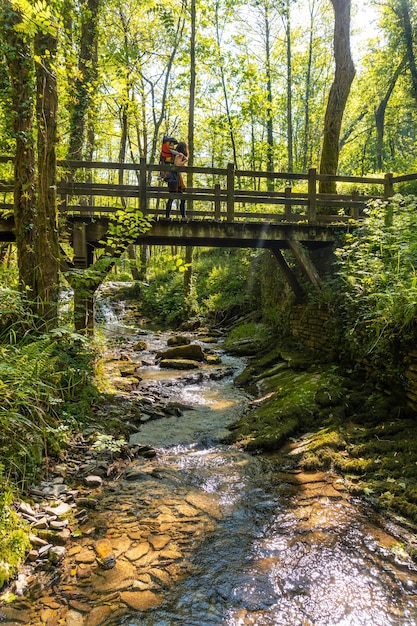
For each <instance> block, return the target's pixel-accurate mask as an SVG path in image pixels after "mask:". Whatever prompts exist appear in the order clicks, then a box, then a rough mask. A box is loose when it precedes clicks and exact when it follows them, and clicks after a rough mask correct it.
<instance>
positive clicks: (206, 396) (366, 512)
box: [2, 329, 417, 626]
mask: <svg viewBox="0 0 417 626" xmlns="http://www.w3.org/2000/svg"><path fill="white" fill-rule="evenodd" d="M112 332H116V331H114V330H113V329H112ZM168 336H169V335H168V334H165V333H161V334H148V335H147V336H146V337H145V339H146V342H147V344H148V348H147V350H146V351H145V352H140V353H137V354H133V357H132V358H133V361H135V360H136V361H137V365H138V366H139V371H138V373H139V375H140V376H141V378H142V382H141V383H140V387H139V389H136V390H135V391H134V392H132V393H134V394H136V395H139V396H140V395H143V396H146V394H147V393H148V394H149V395H151V392H152V394H153V395H154V396H155V395H156V396H158V395H160V397H161V398H163V399H164V400H165V401H167V400H170V401H171V400H172V401H175V402H177V403H178V404H180V405H181V406H182V407H184V410H183V412H182V414H181V415H180V416H179V417H167V418H161V419H156V420H152V421H148V422H146V423H144V424H142V425H141V427H140V430H139V432H138V433H136V434H134V435H132V438H131V439H132V442H136V443H140V444H147V445H151V446H153V447H155V448H156V450H157V456H156V458H154V459H151V460H146V459H137V460H135V461H134V462H133V463H132V467H131V468H130V469H128V471H127V473H124V472H123V471H121V473H120V475H118V476H117V478H115V479H114V480H109V481H107V482H106V483H105V486H104V488H103V490H102V493H101V495H100V498H99V505H98V509H97V510H96V511H95V512H91V513H90V514H89V519H88V522H87V523H86V524H85V526H83V527H81V536H80V538H79V539H76V538H74V539H73V540H72V542H71V545H69V546H68V554H67V557H66V558H65V560H64V563H63V564H62V566H61V568H60V569H59V570H58V572H57V574H53V575H52V577H51V576H50V575H48V576H47V577H46V578H45V579H42V573H41V572H40V573H39V581H38V584H37V585H35V586H32V589H31V593H30V596H28V597H27V598H25V597H23V598H22V599H21V601H20V604H18V605H17V608H18V609H20V610H19V615H18V616H17V613H16V612H15V613H13V611H12V612H11V613H10V619H7V620H5V621H4V623H8V624H12V623H27V624H32V625H33V626H38V625H39V626H40V625H41V624H42V625H43V624H45V623H46V624H48V626H57V625H58V624H59V625H61V624H64V625H66V626H84V625H85V626H91V624H94V625H96V624H102V625H104V626H111V625H116V624H117V625H124V626H138V625H143V626H174V625H175V626H215V625H217V624H221V625H223V626H273V625H274V626H405V625H409V626H417V570H416V567H415V566H414V565H413V563H412V562H411V561H410V559H409V558H408V557H407V555H406V554H405V553H404V551H403V550H402V549H401V545H400V544H399V543H398V541H397V539H396V538H395V533H394V532H391V530H390V528H389V527H388V526H387V523H385V522H384V520H381V519H379V518H378V516H377V514H376V513H375V512H373V511H372V509H370V508H368V507H367V506H366V505H365V504H364V503H362V502H361V501H359V500H355V499H352V498H351V497H350V496H349V494H348V492H347V491H346V490H345V489H344V486H343V483H342V481H341V480H340V479H339V478H338V477H337V476H333V475H331V474H328V473H324V472H320V473H314V474H307V473H303V472H301V471H299V470H298V469H297V468H296V463H295V459H296V452H297V444H295V443H294V444H292V445H291V446H288V448H287V449H286V450H285V451H282V452H281V453H280V454H277V455H272V456H268V457H266V456H263V455H259V456H251V455H248V454H246V453H245V452H242V451H241V450H239V449H238V448H236V447H234V446H227V445H224V444H222V443H221V441H222V439H223V438H224V436H225V435H226V434H228V433H229V432H230V431H229V430H228V426H230V425H231V424H232V423H233V422H234V421H236V419H237V418H238V417H239V415H241V414H242V412H244V411H245V410H247V406H248V402H249V398H248V397H247V396H246V394H245V393H244V392H243V391H242V390H240V389H238V388H236V387H235V386H234V384H233V376H234V375H236V374H237V373H238V372H239V371H241V369H242V368H243V366H244V362H243V361H242V360H240V359H234V358H231V357H228V356H226V355H222V364H221V365H216V366H204V367H203V369H202V370H198V371H192V372H184V371H181V372H179V371H172V370H160V369H159V367H158V365H157V364H155V362H154V360H155V355H156V352H157V351H158V350H161V349H163V348H165V347H166V345H167V339H168ZM137 339H138V337H135V336H134V333H133V336H132V339H131V341H132V342H134V341H135V340H136V341H137ZM194 340H196V341H199V339H198V338H194ZM129 341H130V340H129ZM200 341H201V339H200ZM202 343H203V345H204V342H202ZM204 347H205V348H206V349H212V350H213V351H214V352H221V344H218V345H214V346H213V345H212V344H207V345H205V346H204ZM221 370H225V371H226V372H227V373H228V375H226V376H225V377H223V378H222V377H221V376H217V374H221ZM232 372H233V374H232ZM102 537H105V538H107V539H108V540H109V542H110V543H111V546H112V549H113V551H114V554H115V558H116V566H115V567H114V568H113V569H109V570H103V569H102V568H101V567H100V566H99V565H98V564H97V563H96V562H95V557H94V544H95V542H96V540H97V538H102ZM146 594H147V595H146ZM142 601H143V602H149V603H150V606H149V607H148V608H147V609H146V610H145V609H144V608H143V607H142V604H141V602H142ZM138 605H140V606H139V607H138ZM22 607H23V611H22ZM24 607H26V608H24ZM22 613H24V614H27V615H30V617H28V621H26V622H25V621H24V619H23V621H22V618H21V615H22ZM17 617H19V619H17ZM2 623H3V622H2Z"/></svg>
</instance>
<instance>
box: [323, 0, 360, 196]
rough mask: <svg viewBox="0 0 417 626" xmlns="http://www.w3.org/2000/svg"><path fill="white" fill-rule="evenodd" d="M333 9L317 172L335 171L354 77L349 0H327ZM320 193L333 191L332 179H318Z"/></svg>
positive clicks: (334, 189)
mask: <svg viewBox="0 0 417 626" xmlns="http://www.w3.org/2000/svg"><path fill="white" fill-rule="evenodd" d="M331 2H332V5H333V9H334V16H335V22H334V37H333V44H334V59H335V73H334V79H333V84H332V86H331V88H330V93H329V97H328V100H327V108H326V113H325V118H324V129H323V146H322V152H321V159H320V174H336V173H337V168H338V164H339V139H340V131H341V127H342V121H343V114H344V111H345V107H346V102H347V99H348V96H349V92H350V87H351V84H352V82H353V79H354V77H355V67H354V64H353V60H352V56H351V52H350V5H351V3H350V0H331ZM320 191H321V192H322V193H326V192H327V193H335V191H336V184H335V183H334V182H333V181H321V182H320Z"/></svg>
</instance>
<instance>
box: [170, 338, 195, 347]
mask: <svg viewBox="0 0 417 626" xmlns="http://www.w3.org/2000/svg"><path fill="white" fill-rule="evenodd" d="M190 343H191V341H190V339H189V338H188V337H185V336H184V335H174V336H173V337H170V338H169V339H168V341H167V344H168V345H169V346H171V347H172V346H188V345H190Z"/></svg>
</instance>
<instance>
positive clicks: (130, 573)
mask: <svg viewBox="0 0 417 626" xmlns="http://www.w3.org/2000/svg"><path fill="white" fill-rule="evenodd" d="M135 577H136V568H135V567H134V566H133V565H131V564H130V563H129V562H128V561H123V562H121V563H116V566H115V567H113V568H112V569H109V570H103V569H102V570H97V571H95V572H94V571H93V572H92V586H93V589H94V591H96V592H98V593H107V592H110V591H127V590H128V589H130V588H131V587H132V585H133V581H134V579H135Z"/></svg>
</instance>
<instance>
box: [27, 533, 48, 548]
mask: <svg viewBox="0 0 417 626" xmlns="http://www.w3.org/2000/svg"><path fill="white" fill-rule="evenodd" d="M29 541H30V543H31V544H32V546H34V547H39V546H46V544H47V543H48V542H47V541H45V539H41V538H40V537H38V536H37V535H29Z"/></svg>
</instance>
